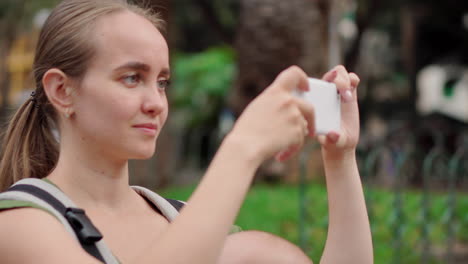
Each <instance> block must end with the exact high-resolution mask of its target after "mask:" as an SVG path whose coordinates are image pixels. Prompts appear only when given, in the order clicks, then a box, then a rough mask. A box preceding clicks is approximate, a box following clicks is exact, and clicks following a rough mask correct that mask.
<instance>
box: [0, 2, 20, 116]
mask: <svg viewBox="0 0 468 264" xmlns="http://www.w3.org/2000/svg"><path fill="white" fill-rule="evenodd" d="M24 8H25V0H18V1H1V2H0V36H1V37H0V121H3V119H4V118H5V116H6V115H7V111H8V99H9V96H10V80H9V73H8V65H7V57H8V53H9V51H10V49H11V46H12V44H13V42H14V40H15V38H16V36H17V35H18V31H19V29H20V27H21V24H20V22H19V21H21V19H18V18H21V17H22V16H23V14H24ZM2 123H3V122H2Z"/></svg>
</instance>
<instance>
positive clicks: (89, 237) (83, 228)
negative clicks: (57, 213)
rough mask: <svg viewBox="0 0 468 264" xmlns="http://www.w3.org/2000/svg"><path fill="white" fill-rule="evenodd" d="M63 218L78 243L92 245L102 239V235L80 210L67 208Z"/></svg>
mask: <svg viewBox="0 0 468 264" xmlns="http://www.w3.org/2000/svg"><path fill="white" fill-rule="evenodd" d="M65 218H66V219H67V220H68V222H69V223H70V225H71V226H72V228H73V230H75V233H76V235H77V236H78V239H79V240H80V242H82V243H85V244H93V243H96V242H98V241H99V240H101V239H102V234H101V233H100V232H99V230H97V228H96V227H95V226H94V225H93V223H91V220H89V218H88V216H86V214H85V211H84V210H83V209H80V208H73V207H68V208H67V210H66V212H65Z"/></svg>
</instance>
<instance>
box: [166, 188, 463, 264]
mask: <svg viewBox="0 0 468 264" xmlns="http://www.w3.org/2000/svg"><path fill="white" fill-rule="evenodd" d="M193 188H194V187H193V186H189V187H173V188H169V189H165V190H163V191H160V193H161V194H162V195H164V196H166V197H168V198H174V199H180V200H187V199H188V197H189V196H190V194H191V192H192V191H193ZM366 197H367V198H368V199H369V200H370V201H369V209H370V210H369V215H370V220H371V226H372V231H373V234H372V236H373V242H374V256H375V263H421V260H420V258H421V254H420V252H421V250H420V249H421V247H422V243H421V241H422V240H423V237H424V235H423V233H424V230H423V226H424V223H426V224H427V225H426V227H427V238H428V241H430V244H429V245H430V248H431V249H438V250H439V251H440V250H443V249H444V248H446V245H447V232H448V228H449V226H450V227H453V228H454V231H455V232H456V234H457V235H456V236H457V241H458V242H461V243H465V244H468V195H467V194H466V193H465V194H458V195H457V200H456V205H457V206H456V211H455V213H454V217H455V221H452V222H449V210H448V209H447V208H448V206H447V202H448V196H447V195H446V194H435V193H431V194H429V196H428V197H429V199H428V200H427V201H428V205H429V206H428V208H430V209H429V210H428V211H427V217H426V220H424V218H423V207H422V205H421V201H422V197H423V196H422V194H421V192H419V191H405V192H402V194H401V197H400V198H401V199H400V202H399V203H400V204H401V207H398V199H396V198H397V197H396V196H395V193H394V192H391V191H389V190H384V189H372V190H367V191H366ZM304 202H305V204H306V205H307V207H306V208H307V210H306V217H305V218H304V219H305V223H306V225H305V228H304V232H305V233H304V237H305V239H306V243H305V250H306V252H307V254H308V255H309V256H311V258H312V259H313V260H314V262H315V263H319V259H320V254H321V252H322V250H323V246H324V243H325V238H326V233H327V217H328V216H327V197H326V188H325V186H324V184H323V183H310V184H308V186H307V191H306V196H305V201H304ZM395 208H401V210H398V209H395ZM298 223H299V192H298V187H297V186H293V185H284V184H280V185H265V184H258V185H254V186H253V187H252V188H251V190H250V191H249V193H248V195H247V197H246V200H245V202H244V204H243V206H242V208H241V210H240V212H239V215H238V217H237V220H236V224H237V225H239V226H241V227H242V228H243V229H244V230H250V229H255V230H263V231H266V232H270V233H273V234H276V235H279V236H281V237H283V238H286V239H288V240H289V241H291V242H293V243H295V244H299V239H300V237H299V227H298ZM431 263H444V262H443V261H439V262H437V261H436V260H434V261H432V262H431Z"/></svg>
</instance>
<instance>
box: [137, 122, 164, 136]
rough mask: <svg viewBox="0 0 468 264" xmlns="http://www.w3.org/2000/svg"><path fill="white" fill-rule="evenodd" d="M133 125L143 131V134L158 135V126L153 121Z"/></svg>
mask: <svg viewBox="0 0 468 264" xmlns="http://www.w3.org/2000/svg"><path fill="white" fill-rule="evenodd" d="M133 127H134V128H136V129H138V130H139V131H141V132H142V133H143V134H145V135H149V136H154V135H156V130H157V129H158V126H157V125H156V124H153V123H144V124H138V125H134V126H133Z"/></svg>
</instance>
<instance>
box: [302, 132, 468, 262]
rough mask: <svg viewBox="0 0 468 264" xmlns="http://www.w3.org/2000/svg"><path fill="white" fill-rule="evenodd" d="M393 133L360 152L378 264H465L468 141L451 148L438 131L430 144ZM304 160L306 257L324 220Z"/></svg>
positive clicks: (467, 254)
mask: <svg viewBox="0 0 468 264" xmlns="http://www.w3.org/2000/svg"><path fill="white" fill-rule="evenodd" d="M395 134H396V136H395ZM395 134H394V135H393V136H392V137H388V138H385V140H382V141H381V142H378V143H375V144H370V145H369V146H368V147H366V148H364V149H361V150H360V151H359V152H358V159H359V166H360V172H361V177H362V181H363V183H364V189H365V196H366V202H367V208H368V214H369V219H370V223H371V228H372V233H373V240H374V254H375V255H378V258H377V259H379V261H376V263H468V199H467V197H468V188H467V187H468V184H467V183H468V178H467V174H468V173H467V172H468V137H467V136H459V137H458V138H457V139H456V140H455V142H454V144H452V145H453V146H455V147H454V148H451V147H447V145H449V144H447V140H449V139H447V138H446V137H445V136H444V135H442V133H439V132H438V131H436V132H434V133H433V134H432V136H431V139H432V140H431V141H429V142H430V143H427V142H426V143H421V141H420V140H418V139H420V136H419V135H417V134H416V133H411V132H410V131H405V132H404V133H403V134H402V133H395ZM305 160H306V159H302V160H301V163H302V166H301V168H302V169H301V181H302V183H301V184H300V185H299V186H300V187H299V188H300V190H299V193H300V221H299V222H300V223H299V234H300V245H301V246H302V247H303V248H304V249H305V250H306V251H310V250H313V249H311V248H308V247H310V244H311V243H309V241H308V240H309V239H310V238H311V234H313V233H314V230H317V229H321V230H324V231H323V232H322V233H323V234H325V233H326V227H327V217H326V216H313V215H312V214H311V213H310V212H309V210H310V209H309V208H310V201H311V199H310V195H311V194H310V193H308V191H307V190H308V188H307V187H306V186H307V184H308V182H307V181H306V180H305V179H306V174H307V171H306V165H305ZM314 217H317V218H316V219H314ZM315 233H317V232H315ZM316 250H320V249H316ZM382 259H385V261H382Z"/></svg>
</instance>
